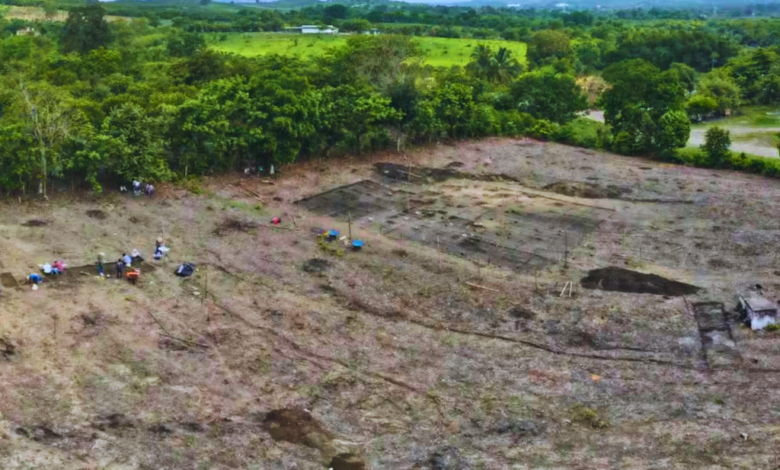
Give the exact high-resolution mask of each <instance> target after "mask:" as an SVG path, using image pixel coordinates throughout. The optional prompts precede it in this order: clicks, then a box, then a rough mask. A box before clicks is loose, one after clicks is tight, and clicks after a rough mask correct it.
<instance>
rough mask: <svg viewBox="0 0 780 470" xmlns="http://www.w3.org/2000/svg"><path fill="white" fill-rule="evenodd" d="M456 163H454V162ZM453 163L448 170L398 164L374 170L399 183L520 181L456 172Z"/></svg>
mask: <svg viewBox="0 0 780 470" xmlns="http://www.w3.org/2000/svg"><path fill="white" fill-rule="evenodd" d="M453 163H454V162H453ZM451 165H452V163H450V164H449V165H447V167H446V168H429V167H424V166H413V167H411V168H410V167H409V166H408V165H399V164H397V163H386V162H380V163H376V164H374V169H376V171H377V172H378V173H379V174H380V175H381V176H384V177H386V178H390V179H394V180H397V181H410V182H425V181H435V182H442V181H446V180H448V179H465V180H474V181H514V182H517V181H518V180H517V179H516V178H514V177H512V176H509V175H506V174H500V175H497V174H485V175H479V174H474V173H468V172H463V171H458V170H455V169H454V168H453V167H452V166H451Z"/></svg>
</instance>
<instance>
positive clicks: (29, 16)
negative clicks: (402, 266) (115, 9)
mask: <svg viewBox="0 0 780 470" xmlns="http://www.w3.org/2000/svg"><path fill="white" fill-rule="evenodd" d="M0 8H2V11H3V12H4V17H5V18H10V19H20V20H28V21H65V20H67V19H68V12H67V11H65V10H57V11H56V12H54V13H52V14H50V15H47V14H46V12H45V11H44V9H43V8H41V7H20V6H4V7H0ZM106 20H107V21H120V20H122V21H130V18H127V17H124V16H113V15H107V16H106Z"/></svg>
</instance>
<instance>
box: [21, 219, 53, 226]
mask: <svg viewBox="0 0 780 470" xmlns="http://www.w3.org/2000/svg"><path fill="white" fill-rule="evenodd" d="M46 225H49V222H47V221H45V220H40V219H30V220H28V221H27V222H25V223H23V224H22V226H24V227H45V226H46Z"/></svg>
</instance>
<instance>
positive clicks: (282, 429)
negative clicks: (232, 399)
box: [263, 408, 333, 450]
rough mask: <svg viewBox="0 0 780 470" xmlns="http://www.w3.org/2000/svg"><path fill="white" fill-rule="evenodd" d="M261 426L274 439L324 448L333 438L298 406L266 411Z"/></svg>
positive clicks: (309, 414)
mask: <svg viewBox="0 0 780 470" xmlns="http://www.w3.org/2000/svg"><path fill="white" fill-rule="evenodd" d="M263 426H264V428H265V429H266V431H268V433H269V434H270V435H271V437H272V438H273V439H274V440H275V441H286V442H292V443H293V444H300V445H304V446H307V447H313V448H315V449H320V450H324V449H327V448H328V447H329V446H330V441H331V439H332V438H333V436H332V435H331V433H329V432H328V431H326V430H325V429H324V428H323V426H322V424H320V422H319V421H317V420H316V419H314V417H313V416H312V415H311V413H309V412H307V411H304V410H301V409H298V408H283V409H281V410H273V411H271V412H270V413H268V414H267V415H266V417H265V420H263Z"/></svg>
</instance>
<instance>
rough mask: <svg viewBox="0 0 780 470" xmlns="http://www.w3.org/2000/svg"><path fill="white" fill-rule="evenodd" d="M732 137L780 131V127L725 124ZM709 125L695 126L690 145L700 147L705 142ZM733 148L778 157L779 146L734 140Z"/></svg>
mask: <svg viewBox="0 0 780 470" xmlns="http://www.w3.org/2000/svg"><path fill="white" fill-rule="evenodd" d="M724 128H725V129H727V130H728V131H729V132H730V133H731V136H732V138H733V137H734V136H738V135H745V134H754V133H757V132H761V133H771V132H780V127H729V126H724ZM707 129H708V128H707V127H695V128H693V129H691V137H690V139H688V147H698V146H700V145H701V144H703V143H704V134H706V133H707ZM731 150H732V151H734V152H745V153H752V154H753V155H758V156H761V157H770V158H777V157H778V151H777V148H775V147H772V146H769V145H767V144H765V143H761V142H750V141H748V142H732V143H731Z"/></svg>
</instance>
